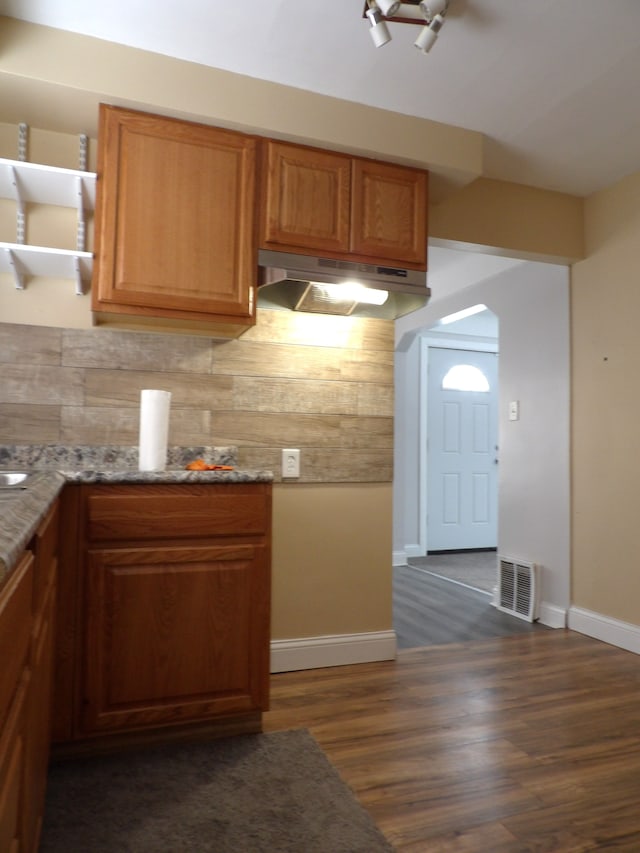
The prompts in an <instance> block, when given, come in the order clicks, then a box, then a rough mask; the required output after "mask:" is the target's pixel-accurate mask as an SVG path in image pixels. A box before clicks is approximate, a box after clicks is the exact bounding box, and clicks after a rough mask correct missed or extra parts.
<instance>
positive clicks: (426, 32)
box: [414, 15, 444, 53]
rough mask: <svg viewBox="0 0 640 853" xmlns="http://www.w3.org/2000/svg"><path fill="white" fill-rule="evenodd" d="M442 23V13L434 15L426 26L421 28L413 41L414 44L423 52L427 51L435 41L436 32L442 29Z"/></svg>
mask: <svg viewBox="0 0 640 853" xmlns="http://www.w3.org/2000/svg"><path fill="white" fill-rule="evenodd" d="M443 24H444V18H443V17H442V15H436V16H435V18H434V19H433V20H432V21H431V23H430V24H429V25H428V26H426V27H423V28H422V30H421V31H420V35H419V36H418V38H417V39H416V40H415V41H414V45H415V46H416V47H417V48H418V49H419V50H421V51H422V52H423V53H429V51H430V50H431V48H432V47H433V46H434V44H435V43H436V40H437V38H438V33H439V32H440V30H441V29H442V25H443Z"/></svg>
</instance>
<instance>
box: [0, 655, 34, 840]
mask: <svg viewBox="0 0 640 853" xmlns="http://www.w3.org/2000/svg"><path fill="white" fill-rule="evenodd" d="M27 689H28V672H27V671H25V673H24V676H23V678H22V679H21V681H20V683H19V685H18V689H17V690H16V693H15V696H14V700H13V702H12V704H11V707H10V710H9V716H8V717H7V719H6V721H5V723H4V727H3V728H1V729H0V850H2V851H3V853H4V851H6V853H19V851H20V853H21V851H22V850H26V851H27V853H32V851H30V850H28V849H27V848H26V847H23V846H22V843H21V832H20V817H21V815H20V801H21V796H22V792H23V790H24V784H23V781H24V734H25V698H26V694H27Z"/></svg>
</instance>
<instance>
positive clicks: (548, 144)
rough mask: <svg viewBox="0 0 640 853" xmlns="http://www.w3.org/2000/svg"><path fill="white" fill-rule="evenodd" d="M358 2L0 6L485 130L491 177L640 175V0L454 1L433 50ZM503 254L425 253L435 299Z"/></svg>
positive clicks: (601, 183)
mask: <svg viewBox="0 0 640 853" xmlns="http://www.w3.org/2000/svg"><path fill="white" fill-rule="evenodd" d="M363 9H364V0H327V1H326V2H324V3H321V2H320V0H271V2H262V3H242V2H238V0H233V1H232V2H228V0H226V1H225V2H222V0H153V2H152V0H108V2H106V3H98V2H92V0H0V14H5V15H9V16H12V17H15V18H21V19H24V20H26V21H31V22H33V23H38V24H43V25H47V26H51V27H56V28H60V29H64V30H70V31H73V32H77V33H82V34H85V35H90V36H94V37H97V38H101V39H106V40H108V41H114V42H118V43H121V44H125V45H129V46H132V47H138V48H141V49H144V50H150V51H154V52H157V53H161V54H165V55H168V56H173V57H176V58H180V59H184V60H190V61H193V62H197V63H201V64H204V65H208V66H212V67H216V68H221V69H225V70H228V71H233V72H236V73H239V74H245V75H248V76H251V77H258V78H262V79H265V80H269V81H273V82H277V83H281V84H285V85H288V86H294V87H296V88H300V89H305V90H310V91H314V92H318V93H321V94H326V95H331V96H333V97H338V98H342V99H346V100H349V101H356V102H359V103H363V104H367V105H370V106H376V107H381V108H383V109H387V110H391V111H396V112H401V113H406V114H409V115H414V116H418V117H422V118H428V119H432V120H435V121H440V122H444V123H446V124H451V125H456V126H459V127H463V128H467V129H470V130H476V131H480V132H482V133H483V134H485V136H486V146H485V170H484V174H485V175H486V176H487V177H494V178H501V179H504V180H510V181H516V182H520V183H525V184H529V185H532V186H538V187H542V188H546V189H553V190H560V191H564V192H569V193H573V194H576V195H582V196H586V195H589V194H590V193H592V192H594V191H596V190H598V189H601V188H602V187H605V186H608V185H609V184H611V183H613V182H614V181H616V180H617V179H619V178H622V177H624V176H625V175H627V174H630V173H632V172H635V171H638V170H640V98H639V97H638V89H639V84H640V0H615V2H613V3H603V2H602V0H451V3H450V7H449V12H448V14H447V18H446V22H445V25H444V27H443V29H442V32H441V34H440V37H439V39H438V42H437V43H436V45H435V46H434V48H433V49H432V51H431V52H430V53H429V54H428V55H424V54H422V53H420V51H418V50H417V49H415V48H414V47H413V41H414V40H415V37H416V36H417V33H418V32H419V27H418V26H414V25H406V24H400V23H393V22H391V23H389V29H390V32H391V35H392V41H391V43H390V44H388V45H385V46H384V47H382V48H378V49H376V48H375V47H374V46H373V43H372V42H371V39H370V37H369V35H368V27H369V24H368V21H367V20H366V19H364V18H363V16H362V13H363ZM512 263H514V261H512V260H508V259H503V258H493V259H491V258H489V257H488V256H486V255H475V254H472V253H461V252H455V251H451V250H448V249H442V248H435V247H434V248H431V247H430V250H429V268H430V273H429V281H430V285H431V288H432V293H433V297H434V298H438V297H440V296H444V295H448V294H449V293H451V292H452V291H453V290H457V289H460V288H461V287H465V286H468V285H469V284H471V283H473V282H474V281H477V280H479V279H482V278H484V277H487V276H488V275H491V274H494V273H495V272H500V271H501V270H502V269H504V268H505V266H508V265H509V264H512Z"/></svg>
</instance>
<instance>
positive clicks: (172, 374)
mask: <svg viewBox="0 0 640 853" xmlns="http://www.w3.org/2000/svg"><path fill="white" fill-rule="evenodd" d="M393 346H394V333H393V323H391V322H389V321H385V320H367V319H361V318H351V317H325V316H312V315H305V314H295V313H289V312H284V311H275V310H274V311H271V310H263V311H261V312H260V314H259V317H258V323H257V325H256V326H254V327H253V328H252V329H250V330H249V331H248V332H247V333H246V334H244V335H243V336H242V337H241V338H239V339H235V340H231V341H228V340H225V341H222V340H217V339H212V338H207V337H203V336H200V335H176V334H163V333H153V332H151V333H147V332H132V331H119V330H114V329H103V328H99V329H87V330H78V329H60V328H51V327H44V326H24V325H19V324H9V323H1V322H0V443H8V444H10V443H30V442H33V443H62V444H89V445H98V444H123V445H132V444H133V445H135V444H137V441H138V418H139V402H140V391H141V389H143V388H160V389H163V390H166V391H171V394H172V401H171V418H170V435H169V442H170V443H171V444H184V445H190V444H204V445H212V444H216V445H229V444H233V445H236V446H237V447H238V458H239V464H240V465H241V466H242V467H243V468H267V469H271V470H273V472H274V474H275V477H276V480H279V479H280V450H281V448H283V447H299V448H300V450H301V477H300V480H299V482H307V483H323V482H326V483H341V482H389V481H391V479H392V475H393Z"/></svg>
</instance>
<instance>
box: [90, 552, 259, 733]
mask: <svg viewBox="0 0 640 853" xmlns="http://www.w3.org/2000/svg"><path fill="white" fill-rule="evenodd" d="M86 581H87V595H86V613H87V624H86V641H87V643H86V650H85V660H84V674H83V684H84V688H83V694H84V695H83V700H84V711H83V721H82V722H83V729H84V731H85V732H86V733H91V732H98V731H105V732H108V731H116V730H121V731H123V730H127V729H135V728H140V727H145V726H151V727H152V726H155V725H161V724H166V723H180V722H187V721H193V720H207V719H210V718H213V717H216V716H220V715H224V714H235V713H243V712H247V711H253V710H261V709H264V707H266V702H267V697H268V678H269V643H268V637H269V596H270V580H269V561H268V552H267V549H266V548H264V547H262V546H257V545H252V544H238V545H231V544H229V545H220V546H218V545H215V546H198V547H162V548H160V547H157V548H153V547H142V548H123V549H96V550H90V551H89V552H88V561H87V579H86Z"/></svg>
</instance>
